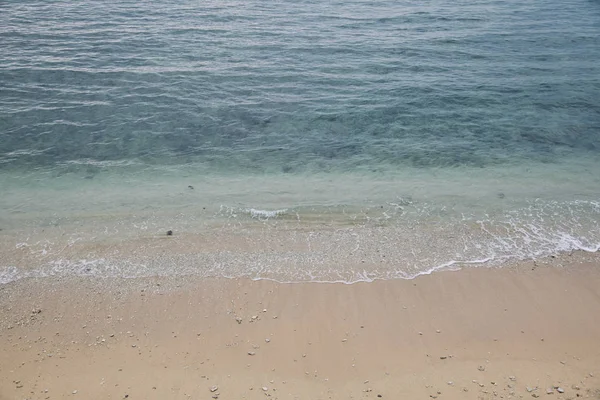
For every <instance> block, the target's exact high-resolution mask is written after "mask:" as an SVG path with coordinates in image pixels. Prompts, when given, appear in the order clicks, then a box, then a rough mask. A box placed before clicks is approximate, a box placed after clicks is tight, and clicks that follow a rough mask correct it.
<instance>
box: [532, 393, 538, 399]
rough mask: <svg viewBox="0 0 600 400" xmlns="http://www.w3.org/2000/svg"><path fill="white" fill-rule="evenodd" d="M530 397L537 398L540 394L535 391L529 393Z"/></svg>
mask: <svg viewBox="0 0 600 400" xmlns="http://www.w3.org/2000/svg"><path fill="white" fill-rule="evenodd" d="M531 397H535V398H538V397H540V395H539V394H537V393H533V394H532V395H531Z"/></svg>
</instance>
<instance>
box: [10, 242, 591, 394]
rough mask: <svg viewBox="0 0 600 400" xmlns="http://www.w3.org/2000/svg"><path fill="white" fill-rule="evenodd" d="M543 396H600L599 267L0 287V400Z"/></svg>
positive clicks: (558, 262) (586, 262)
mask: <svg viewBox="0 0 600 400" xmlns="http://www.w3.org/2000/svg"><path fill="white" fill-rule="evenodd" d="M559 388H560V389H559ZM538 396H539V397H545V398H548V399H551V398H554V399H575V398H593V399H599V398H600V256H598V255H597V254H585V253H574V254H572V255H570V256H569V255H566V256H564V257H560V258H555V259H548V260H543V261H540V262H537V263H535V264H534V263H533V262H524V263H521V264H520V265H516V266H512V267H506V268H502V269H488V268H478V269H477V268H472V269H463V270H461V271H447V272H437V273H434V274H432V275H428V276H421V277H418V278H416V279H413V280H392V281H376V282H373V283H358V284H353V285H343V284H316V283H306V284H279V283H275V282H270V281H250V280H239V279H198V278H191V277H190V278H187V279H186V278H181V277H180V278H164V277H162V278H158V277H157V278H152V279H99V278H93V279H92V278H68V279H66V278H45V279H24V280H20V281H17V282H13V283H10V284H7V285H3V286H1V287H0V399H2V400H12V399H124V398H127V399H211V398H219V399H262V398H265V397H266V398H271V399H377V398H383V399H430V398H438V399H497V398H500V399H510V398H514V399H518V398H535V397H538Z"/></svg>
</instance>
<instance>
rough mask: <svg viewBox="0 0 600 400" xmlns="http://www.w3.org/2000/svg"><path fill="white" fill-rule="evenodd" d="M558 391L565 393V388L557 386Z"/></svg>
mask: <svg viewBox="0 0 600 400" xmlns="http://www.w3.org/2000/svg"><path fill="white" fill-rule="evenodd" d="M556 391H557V392H558V393H564V392H565V389H563V388H561V387H557V388H556Z"/></svg>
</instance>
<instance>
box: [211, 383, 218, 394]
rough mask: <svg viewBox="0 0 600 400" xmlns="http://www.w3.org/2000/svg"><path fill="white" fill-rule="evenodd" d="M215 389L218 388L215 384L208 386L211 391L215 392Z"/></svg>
mask: <svg viewBox="0 0 600 400" xmlns="http://www.w3.org/2000/svg"><path fill="white" fill-rule="evenodd" d="M217 390H219V387H218V386H217V385H215V386H211V387H210V391H211V392H212V393H214V392H216V391H217Z"/></svg>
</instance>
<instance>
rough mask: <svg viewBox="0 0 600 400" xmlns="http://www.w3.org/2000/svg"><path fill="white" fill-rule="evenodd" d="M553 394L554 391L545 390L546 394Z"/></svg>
mask: <svg viewBox="0 0 600 400" xmlns="http://www.w3.org/2000/svg"><path fill="white" fill-rule="evenodd" d="M553 393H554V390H552V389H550V388H548V389H546V394H553Z"/></svg>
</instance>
